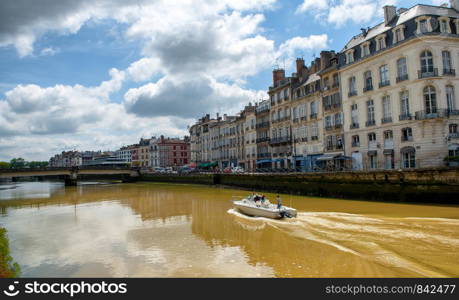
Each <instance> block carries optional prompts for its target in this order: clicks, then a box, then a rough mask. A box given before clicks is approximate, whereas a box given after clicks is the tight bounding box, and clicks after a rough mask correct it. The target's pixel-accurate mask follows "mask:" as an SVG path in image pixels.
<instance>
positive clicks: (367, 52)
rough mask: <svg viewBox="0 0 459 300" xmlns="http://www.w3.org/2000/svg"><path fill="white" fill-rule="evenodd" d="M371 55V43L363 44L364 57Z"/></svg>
mask: <svg viewBox="0 0 459 300" xmlns="http://www.w3.org/2000/svg"><path fill="white" fill-rule="evenodd" d="M368 55H370V42H366V43H363V44H362V57H365V56H368Z"/></svg>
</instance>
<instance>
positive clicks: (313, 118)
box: [309, 113, 317, 120]
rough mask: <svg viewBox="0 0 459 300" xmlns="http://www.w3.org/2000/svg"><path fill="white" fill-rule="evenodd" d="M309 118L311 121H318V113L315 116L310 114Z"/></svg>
mask: <svg viewBox="0 0 459 300" xmlns="http://www.w3.org/2000/svg"><path fill="white" fill-rule="evenodd" d="M309 118H310V119H311V120H316V119H317V114H316V113H315V114H310V115H309Z"/></svg>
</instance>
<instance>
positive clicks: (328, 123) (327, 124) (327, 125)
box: [325, 116, 333, 129]
mask: <svg viewBox="0 0 459 300" xmlns="http://www.w3.org/2000/svg"><path fill="white" fill-rule="evenodd" d="M332 126H333V124H332V118H331V116H326V117H325V128H327V129H329V128H331V127H332Z"/></svg>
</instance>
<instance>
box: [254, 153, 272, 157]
mask: <svg viewBox="0 0 459 300" xmlns="http://www.w3.org/2000/svg"><path fill="white" fill-rule="evenodd" d="M257 158H271V153H258V154H257Z"/></svg>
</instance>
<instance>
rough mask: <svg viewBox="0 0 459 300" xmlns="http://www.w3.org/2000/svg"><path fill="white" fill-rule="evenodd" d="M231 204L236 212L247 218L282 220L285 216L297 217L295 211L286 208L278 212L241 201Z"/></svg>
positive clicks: (277, 210)
mask: <svg viewBox="0 0 459 300" xmlns="http://www.w3.org/2000/svg"><path fill="white" fill-rule="evenodd" d="M233 204H234V207H235V208H236V209H237V210H239V211H240V212H241V213H243V214H245V215H248V216H254V217H264V218H270V219H282V218H283V217H285V216H289V217H296V215H297V212H296V209H294V208H290V207H286V206H284V207H282V208H281V209H280V210H279V209H277V208H276V209H269V208H264V207H262V206H254V205H249V204H246V203H244V202H241V201H235V202H233Z"/></svg>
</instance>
